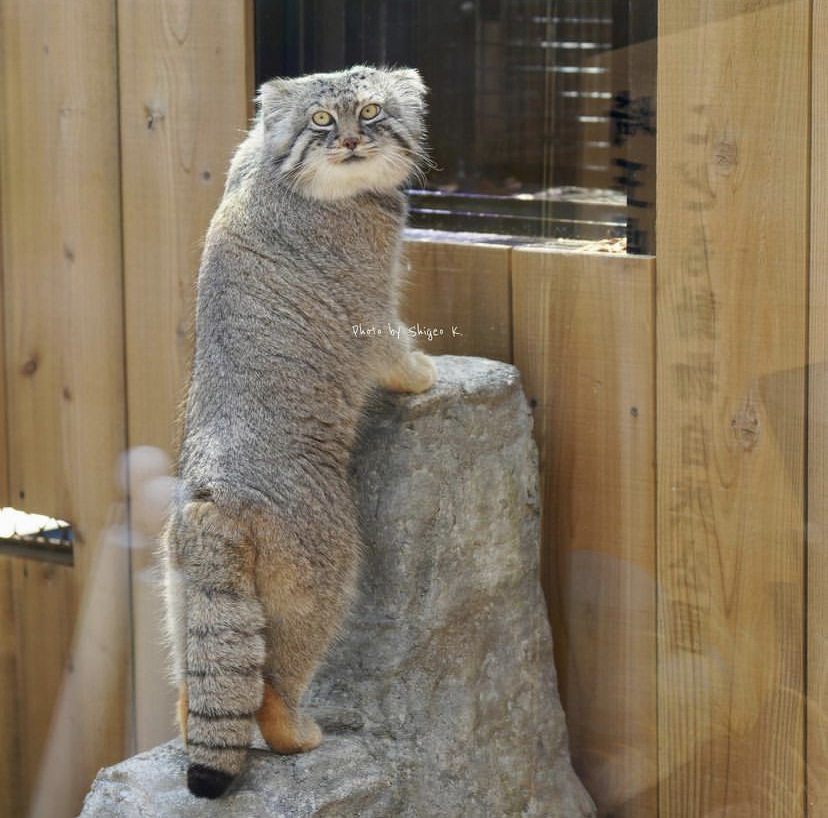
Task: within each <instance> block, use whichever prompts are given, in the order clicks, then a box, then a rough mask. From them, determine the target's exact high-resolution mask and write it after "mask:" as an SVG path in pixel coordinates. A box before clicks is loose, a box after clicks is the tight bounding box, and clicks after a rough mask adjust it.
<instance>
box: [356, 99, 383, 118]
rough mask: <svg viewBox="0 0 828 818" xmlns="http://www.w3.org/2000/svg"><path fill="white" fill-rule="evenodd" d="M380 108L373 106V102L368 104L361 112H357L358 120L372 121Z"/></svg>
mask: <svg viewBox="0 0 828 818" xmlns="http://www.w3.org/2000/svg"><path fill="white" fill-rule="evenodd" d="M381 110H382V108H380V107H379V105H376V104H374V103H373V102H369V103H368V104H367V105H364V106H363V108H362V110H361V111H360V112H359V118H360V119H374V118H375V117H376V116H378V115H379V112H380V111H381Z"/></svg>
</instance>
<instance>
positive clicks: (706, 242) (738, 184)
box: [657, 0, 810, 818]
mask: <svg viewBox="0 0 828 818" xmlns="http://www.w3.org/2000/svg"><path fill="white" fill-rule="evenodd" d="M809 15H810V3H809V2H808V0H790V2H783V3H774V2H767V3H756V4H754V3H743V2H739V0H726V2H721V3H716V4H711V3H706V2H701V0H688V1H687V2H682V3H677V2H671V1H670V0H661V2H659V52H658V66H659V82H658V111H659V135H658V160H657V166H658V174H657V180H658V181H657V185H658V197H657V199H658V213H657V235H658V301H657V314H658V320H657V338H658V347H657V384H658V399H657V402H658V410H657V411H658V442H657V457H658V587H659V621H658V636H659V640H658V656H659V658H658V665H659V684H658V690H659V698H658V716H659V765H660V769H659V774H660V785H659V802H660V815H661V816H662V818H679V817H680V816H682V817H683V818H699V816H712V815H717V816H731V815H732V816H741V815H750V816H756V818H760V817H761V816H780V817H781V816H785V818H793V817H794V816H801V815H802V814H803V807H804V799H803V780H804V769H803V750H804V740H805V738H804V733H803V729H804V725H803V698H802V696H803V683H804V680H803V662H804V657H803V621H802V613H803V603H804V591H803V576H804V573H803V572H804V562H803V545H804V538H805V531H804V522H803V515H804V499H805V498H804V483H803V471H804V466H805V462H804V439H805V435H804V409H805V406H804V402H805V363H806V356H807V350H806V333H807V314H806V310H807V298H808V288H807V262H808V259H807V248H808V219H809V212H808V208H807V204H808V182H809V167H808V151H807V145H808V136H809V133H808V122H809V101H808V90H809V54H810V37H809Z"/></svg>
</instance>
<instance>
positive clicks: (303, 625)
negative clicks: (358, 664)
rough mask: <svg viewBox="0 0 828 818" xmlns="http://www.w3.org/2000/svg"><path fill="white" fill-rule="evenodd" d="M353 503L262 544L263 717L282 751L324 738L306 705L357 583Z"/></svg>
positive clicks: (267, 733)
mask: <svg viewBox="0 0 828 818" xmlns="http://www.w3.org/2000/svg"><path fill="white" fill-rule="evenodd" d="M344 493H345V492H343V494H344ZM346 502H347V501H345V500H343V501H342V503H346ZM347 504H348V508H347V509H342V508H341V507H340V508H339V509H338V510H337V513H336V514H334V515H331V514H330V513H328V514H318V515H317V514H309V515H308V516H307V517H303V519H302V520H301V531H300V530H298V529H299V525H296V524H294V525H291V526H290V527H288V526H287V525H280V526H278V527H273V528H271V537H272V540H271V542H272V546H271V548H270V549H269V551H268V549H267V547H266V546H262V554H263V558H262V559H260V561H259V564H258V569H257V581H258V584H259V589H260V596H261V599H262V603H263V605H264V609H265V614H266V618H267V627H266V641H267V658H266V661H265V671H264V677H265V688H264V696H263V700H262V706H261V708H260V710H259V712H258V714H257V720H258V723H259V729H260V730H261V732H262V736H263V737H264V739H265V741H266V742H267V743H268V745H269V746H270V748H271V749H272V750H274V751H275V752H278V753H299V752H304V751H306V750H311V749H313V748H314V747H316V746H317V745H318V744H319V743H320V742H321V740H322V733H321V731H320V729H319V727H318V726H317V724H316V722H315V721H314V720H313V719H312V718H310V717H309V716H308V715H306V714H304V713H302V711H301V709H300V705H301V700H302V695H303V694H304V692H305V690H306V689H307V686H308V684H309V682H310V680H311V678H312V676H313V673H314V671H315V670H316V668H317V667H318V665H319V663H320V661H321V660H322V658H323V657H324V655H325V651H326V650H327V648H328V646H329V645H330V643H331V640H332V639H333V638H334V636H335V634H336V632H337V630H338V629H339V627H340V625H341V623H342V620H343V618H344V616H345V613H346V612H347V609H348V607H349V605H350V602H351V599H352V597H353V592H354V588H355V585H356V574H357V564H358V555H359V550H360V539H359V534H358V527H357V525H356V514H355V512H354V511H353V509H352V508H351V507H350V503H347ZM291 529H293V530H292V531H291Z"/></svg>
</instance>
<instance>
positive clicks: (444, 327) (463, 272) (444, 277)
mask: <svg viewBox="0 0 828 818" xmlns="http://www.w3.org/2000/svg"><path fill="white" fill-rule="evenodd" d="M510 252H511V250H510V248H508V247H505V246H503V245H493V244H470V243H453V242H430V241H408V242H406V255H407V258H408V263H409V265H410V272H409V276H408V286H407V287H406V288H405V291H404V298H403V303H402V306H401V309H400V317H401V318H402V320H403V323H404V325H405V326H406V327H413V328H414V331H415V332H416V330H417V325H419V328H420V329H421V330H426V329H431V330H437V331H438V332H440V331H441V332H442V335H439V334H438V335H434V334H433V333H432V340H429V338H428V336H427V335H425V334H422V333H421V334H418V335H417V345H418V346H419V348H420V349H422V350H423V351H424V352H427V353H429V354H431V355H479V356H481V357H484V358H492V359H494V360H497V361H505V362H507V363H511V361H512V336H511V326H512V316H511V307H510V298H511V294H510V282H509V257H510Z"/></svg>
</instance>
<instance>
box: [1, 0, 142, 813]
mask: <svg viewBox="0 0 828 818" xmlns="http://www.w3.org/2000/svg"><path fill="white" fill-rule="evenodd" d="M114 11H115V9H114V5H113V3H112V2H111V1H110V0H90V2H85V3H83V4H76V3H70V2H68V1H63V2H61V1H60V0H51V2H45V1H44V0H41V1H39V2H28V0H27V1H26V2H23V0H2V2H0V15H2V26H0V31H2V34H0V36H2V49H0V51H1V52H2V85H3V90H2V111H0V116H1V117H2V122H1V123H0V131H2V135H1V136H0V145H2V147H1V148H0V178H1V179H2V217H1V218H0V223H1V224H2V234H3V237H2V250H3V295H4V301H3V320H4V335H5V345H4V346H5V348H4V368H5V379H6V385H7V401H6V407H7V413H8V419H7V427H8V441H9V450H8V457H9V485H10V493H11V495H12V497H13V498H14V503H15V505H19V506H21V507H23V508H24V509H27V510H36V511H43V512H48V513H49V514H54V515H57V516H59V517H61V518H63V519H66V520H69V521H70V522H71V523H72V524H73V526H74V530H75V534H76V545H75V566H74V568H63V567H57V566H54V565H47V564H42V563H31V562H28V561H24V560H4V561H3V569H2V570H3V573H4V576H5V577H6V581H5V588H4V591H5V592H6V593H8V591H9V584H10V586H11V589H10V590H11V598H10V599H9V598H8V597H6V598H5V599H4V600H3V609H4V612H5V614H6V619H7V618H8V617H11V619H12V620H13V622H12V623H9V622H8V621H6V622H5V623H4V624H6V625H9V624H11V625H12V628H13V634H14V637H13V638H14V649H15V657H16V658H15V662H16V671H15V672H16V679H15V683H14V684H12V685H9V686H8V687H6V686H4V688H3V691H2V693H0V695H2V696H4V697H6V696H8V697H15V698H14V701H15V704H14V705H13V707H14V709H15V715H16V719H15V724H12V725H6V724H3V725H0V731H2V732H4V733H5V731H6V729H7V727H8V729H9V730H10V733H11V734H12V735H13V736H14V740H15V742H16V746H17V757H16V759H15V761H14V762H12V763H10V764H9V765H3V769H2V772H0V778H2V781H0V790H2V791H3V796H2V797H3V798H8V797H11V798H12V807H11V808H12V809H14V810H25V809H26V807H25V806H24V805H26V804H30V805H31V811H30V812H29V814H30V815H33V816H41V815H42V816H49V818H56V817H57V818H61V817H62V816H74V815H76V814H77V813H78V811H79V809H80V804H81V800H82V797H83V795H84V794H85V792H86V791H87V789H88V787H89V784H90V782H91V780H92V778H93V776H94V774H95V773H96V772H97V769H98V768H99V767H100V766H102V765H104V764H109V763H112V762H114V761H116V760H118V759H120V758H121V757H123V755H124V753H125V750H126V743H127V734H126V719H125V714H126V713H127V711H128V708H129V701H130V690H129V686H128V679H129V674H128V646H129V637H128V631H127V627H126V621H127V620H126V617H127V613H128V608H127V599H128V584H127V563H126V554H125V552H124V551H123V549H117V550H114V551H112V552H111V553H108V554H107V555H106V559H105V564H106V566H107V567H106V571H105V572H104V573H102V574H101V573H98V574H96V577H95V581H96V582H101V583H104V584H105V585H106V586H107V587H108V588H110V589H111V592H112V594H113V596H112V597H111V598H110V599H109V603H110V604H111V606H110V607H104V608H101V609H99V610H97V611H96V612H95V616H97V617H102V618H104V619H106V620H107V621H108V622H110V623H111V625H112V631H110V632H109V633H108V634H107V638H106V639H105V640H104V641H102V642H98V643H96V646H97V649H98V653H99V658H101V657H104V658H103V660H102V661H100V662H88V661H80V660H79V656H80V653H82V652H83V651H82V650H81V646H82V645H83V644H84V642H85V640H86V634H85V633H83V632H82V629H81V628H79V627H77V626H78V624H79V621H78V620H77V618H76V615H77V613H78V611H79V609H81V608H85V607H87V603H86V600H87V592H88V591H89V589H90V582H91V575H92V571H93V566H95V565H97V564H98V563H99V558H100V557H101V555H102V552H103V551H104V550H105V549H106V545H105V542H104V539H103V533H104V531H105V530H106V529H107V527H108V525H109V522H110V516H109V515H110V513H111V509H112V506H113V504H116V503H117V501H118V497H117V491H116V487H115V485H114V481H113V479H112V475H113V468H114V466H115V464H116V461H117V459H118V456H119V454H120V452H121V451H122V450H123V447H124V445H125V440H126V436H125V403H124V385H123V344H122V341H123V316H122V311H121V304H122V289H121V285H122V280H121V233H120V201H119V158H118V121H117V109H118V105H117V87H116V75H117V71H116V54H115V14H114ZM5 638H6V639H11V637H10V636H9V635H8V634H7V635H6V637H5ZM8 647H9V644H8V643H7V644H6V645H5V647H4V651H6V650H7V648H8ZM70 678H71V679H72V681H71V683H69V684H64V681H65V680H68V679H70ZM90 690H93V691H94V692H95V698H94V699H93V700H91V701H90V700H89V699H88V694H89V691H90ZM9 709H10V708H9V706H7V704H6V705H4V708H3V710H2V712H4V713H5V714H8V712H9ZM81 714H83V719H80V715H81ZM79 723H80V724H82V725H83V727H82V731H83V739H82V740H78V739H77V736H75V740H74V741H73V742H72V744H71V747H70V748H67V746H66V745H65V744H61V742H62V741H63V739H64V738H65V737H66V736H68V735H69V734H70V733H71V732H72V728H73V727H74V730H75V732H76V731H77V729H78V727H79ZM62 737H63V738H62ZM56 747H62V748H63V751H64V755H63V757H62V758H61V759H60V763H59V764H49V763H48V762H47V760H46V759H47V755H46V753H47V750H49V749H50V748H56ZM10 773H11V774H12V775H14V776H15V778H14V780H11V781H10V780H8V779H7V778H6V776H8V775H9V774H10ZM18 776H19V777H18ZM8 790H11V792H12V794H11V795H10V796H9V795H7V791H8ZM33 793H35V794H36V795H37V796H38V797H37V798H36V799H33V798H32V795H33ZM8 814H26V813H25V812H22V811H19V812H11V813H8Z"/></svg>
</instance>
